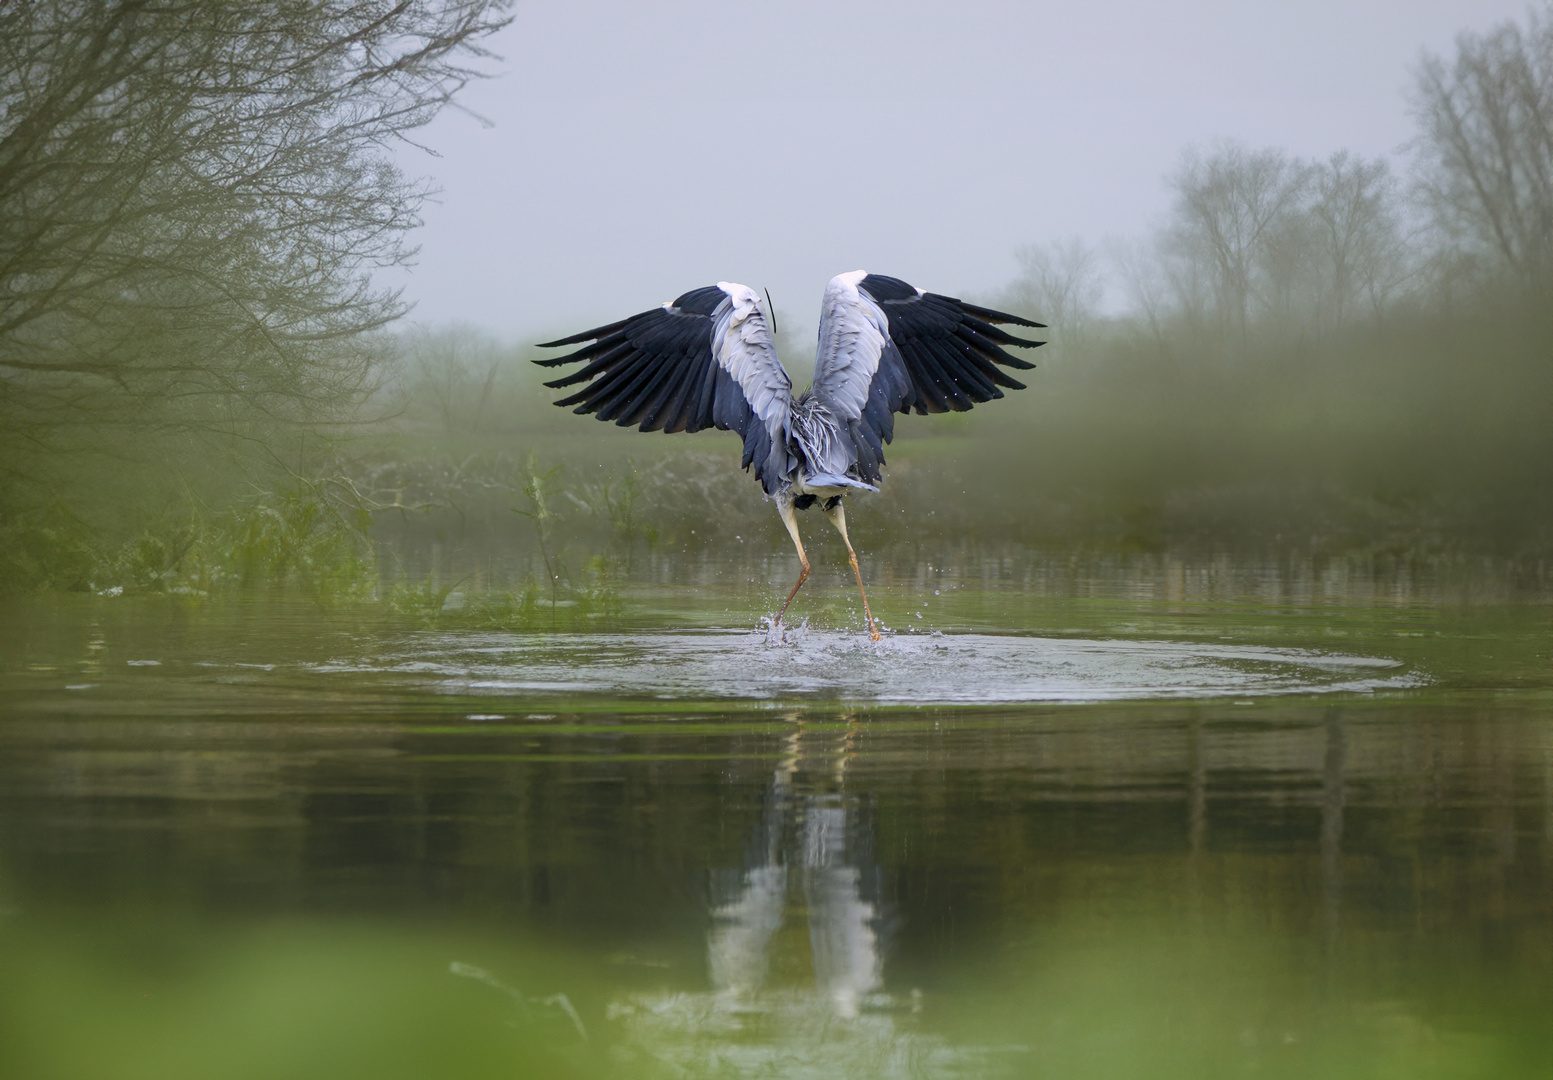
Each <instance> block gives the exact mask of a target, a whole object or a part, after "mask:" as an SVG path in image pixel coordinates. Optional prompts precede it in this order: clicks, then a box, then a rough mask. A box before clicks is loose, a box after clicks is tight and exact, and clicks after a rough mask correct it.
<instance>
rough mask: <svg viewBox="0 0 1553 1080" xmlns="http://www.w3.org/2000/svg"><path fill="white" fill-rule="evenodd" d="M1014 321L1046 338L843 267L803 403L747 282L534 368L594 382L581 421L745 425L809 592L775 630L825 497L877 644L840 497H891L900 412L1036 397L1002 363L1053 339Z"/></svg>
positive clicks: (653, 426)
mask: <svg viewBox="0 0 1553 1080" xmlns="http://www.w3.org/2000/svg"><path fill="white" fill-rule="evenodd" d="M768 300H769V297H768ZM1000 324H1013V325H1017V326H1028V327H1032V328H1035V329H1045V324H1044V323H1038V322H1032V321H1031V320H1029V319H1024V318H1020V317H1019V316H1018V315H1010V314H1008V313H1007V312H1003V311H994V310H992V309H991V308H985V307H978V306H977V305H975V304H968V303H966V302H965V301H963V300H958V299H956V298H954V297H951V296H941V295H939V294H937V293H930V292H924V291H923V290H921V289H919V288H917V287H916V286H914V285H909V284H907V283H906V282H904V281H902V280H901V279H900V278H894V277H887V276H885V275H883V274H870V273H868V272H867V271H864V270H854V271H852V272H851V273H848V274H838V275H837V276H835V277H833V278H831V279H830V284H829V285H827V286H826V288H825V299H824V301H823V304H822V307H821V310H820V334H819V346H818V351H817V352H816V353H815V362H814V379H813V382H812V383H811V384H810V386H809V388H808V389H807V390H805V391H804V392H803V393H802V394H801V395H799V396H798V397H794V396H793V383H792V379H791V378H789V377H788V374H787V370H786V369H785V368H784V367H783V366H782V362H781V360H779V359H778V358H777V353H776V347H775V345H774V344H773V341H772V328H771V325H770V324H769V323H768V322H767V320H766V316H765V313H764V312H763V311H762V310H761V307H760V301H759V297H758V296H757V295H756V293H755V291H754V290H753V289H751V288H749V287H748V286H745V285H739V284H737V283H735V282H731V281H719V282H718V283H717V284H716V285H708V286H705V287H704V288H700V289H692V290H691V291H689V292H687V293H685V294H683V295H682V296H680V297H679V298H678V299H677V300H673V301H671V302H669V303H666V304H663V305H662V306H660V307H656V308H652V309H650V310H648V311H644V312H642V313H641V314H639V315H633V316H631V317H630V318H628V319H622V320H620V321H619V322H613V323H609V324H608V325H606V326H599V327H595V328H594V329H592V330H585V331H583V332H582V333H580V334H573V335H572V336H570V337H564V338H560V339H558V340H556V341H548V342H544V343H543V344H542V345H541V346H540V347H541V348H546V349H552V348H560V347H562V346H568V345H582V346H583V347H582V348H580V349H578V350H576V351H575V352H571V353H567V354H566V355H564V356H554V357H547V358H545V359H543V360H536V361H535V363H537V364H539V365H540V366H542V367H560V366H562V365H565V364H576V363H582V364H584V366H583V367H581V368H579V369H578V370H576V371H573V372H571V373H569V374H567V375H564V376H562V377H561V378H559V379H554V380H552V381H550V382H547V383H545V385H546V386H547V387H551V388H553V389H562V388H565V387H569V386H575V385H576V384H578V383H585V384H586V385H584V386H583V387H582V388H581V389H579V390H578V391H577V392H575V393H573V394H571V395H569V396H567V397H564V398H561V399H560V400H558V401H556V402H555V404H556V405H559V406H563V407H567V406H570V407H573V411H574V412H577V413H581V414H588V413H591V414H593V415H594V416H595V417H597V418H598V419H600V420H613V421H614V422H615V423H616V424H617V425H619V426H620V427H630V426H632V425H636V427H637V430H639V431H662V432H665V433H674V432H679V431H687V432H689V431H700V430H702V429H703V428H708V427H715V428H718V429H719V430H722V431H733V432H737V433H738V434H739V436H740V437H741V438H743V440H744V459H743V461H742V463H741V465H742V467H743V468H744V469H745V471H750V470H753V471H754V475H755V478H756V479H757V480H759V481H760V486H761V488H762V490H764V492H765V494H766V497H767V498H768V499H771V500H772V501H774V502H775V503H776V509H777V514H778V515H779V516H780V517H781V519H782V524H783V525H785V526H786V527H787V531H788V534H789V535H790V536H791V537H792V538H793V547H794V548H796V549H797V551H798V563H799V571H798V583H797V584H796V585H794V586H793V588H792V591H791V592H789V593H788V594H787V599H786V600H785V601H783V603H782V607H781V610H779V611H778V612H777V615H776V618H775V619H774V620H772V627H773V628H776V627H778V626H780V625H781V622H782V616H784V615H786V614H787V609H788V607H789V605H791V604H792V602H793V597H795V596H797V595H798V590H799V589H801V588H803V583H804V582H805V581H807V580H808V578H809V557H808V555H806V554H805V553H804V549H803V539H802V537H800V536H799V534H798V518H797V513H796V511H800V510H808V509H810V508H811V507H813V506H815V505H816V504H818V505H819V506H820V508H821V510H822V511H823V512H824V514H825V516H826V518H827V519H829V521H830V523H831V524H832V525H834V526H835V528H836V531H837V532H839V533H840V534H841V539H842V542H843V543H845V544H846V546H847V559H848V561H850V562H851V564H852V573H853V575H854V576H855V577H856V578H857V591H858V595H859V596H861V597H862V600H863V619H864V623H865V625H866V626H867V628H868V635H869V637H870V638H872V639H873V640H874V641H878V640H879V627H878V623H877V622H876V621H875V619H874V617H873V612H872V611H870V610H869V607H868V592H867V590H866V589H864V588H863V572H862V570H861V569H860V568H859V566H858V562H857V552H856V551H855V550H854V549H853V547H852V541H851V539H849V538H848V536H847V519H846V513H845V511H844V510H843V509H842V500H844V499H845V498H846V497H847V496H848V495H849V494H851V493H853V492H857V491H878V490H879V486H878V485H879V482H880V480H881V478H882V473H881V471H880V470H881V467H882V466H883V465H884V463H885V462H884V446H885V444H887V443H889V442H890V441H892V440H893V439H894V437H895V414H896V413H897V412H899V413H907V412H910V411H912V410H915V411H916V412H917V413H918V414H919V415H922V414H927V413H942V412H950V411H953V412H965V411H966V410H968V409H970V408H971V406H972V405H975V404H979V403H981V402H985V401H991V400H992V399H993V398H1000V397H1002V396H1003V390H1005V389H1008V390H1023V389H1025V384H1024V383H1022V382H1019V381H1018V380H1016V379H1014V378H1012V377H1011V376H1009V375H1008V374H1007V373H1006V372H1005V371H1004V370H1003V369H1004V368H1016V369H1029V368H1033V367H1035V365H1034V364H1032V363H1030V362H1029V361H1027V360H1023V359H1021V358H1019V357H1017V356H1014V355H1013V354H1011V353H1009V352H1007V351H1005V348H1004V347H1005V346H1009V345H1013V346H1018V347H1020V348H1035V347H1036V346H1038V345H1043V344H1045V342H1042V341H1031V340H1029V339H1027V338H1021V337H1015V336H1014V335H1012V334H1010V333H1008V332H1007V331H1004V330H1001V329H999V325H1000Z"/></svg>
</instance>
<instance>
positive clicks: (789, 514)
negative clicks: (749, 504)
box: [771, 495, 809, 626]
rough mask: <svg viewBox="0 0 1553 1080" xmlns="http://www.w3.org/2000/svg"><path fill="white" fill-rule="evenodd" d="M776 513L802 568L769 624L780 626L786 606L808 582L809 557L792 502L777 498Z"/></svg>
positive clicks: (787, 499)
mask: <svg viewBox="0 0 1553 1080" xmlns="http://www.w3.org/2000/svg"><path fill="white" fill-rule="evenodd" d="M777 513H778V514H780V515H782V524H783V525H786V526H787V531H788V533H789V535H791V536H792V538H793V546H794V547H795V548H797V549H798V562H799V564H800V566H801V567H802V568H801V569H800V570H799V571H798V584H796V585H794V586H793V591H792V592H790V593H788V594H787V599H786V600H784V601H782V610H781V611H779V612H777V616H776V620H775V621H774V622H773V623H772V624H771V625H773V626H780V625H781V624H782V616H783V615H786V614H787V605H788V604H791V603H792V602H793V597H795V596H797V595H798V590H799V589H801V588H803V583H804V582H805V581H808V580H809V556H807V555H805V554H804V553H803V541H802V540H800V539H799V538H798V516H797V515H796V514H794V513H793V500H792V499H791V498H783V497H782V496H780V495H778V496H777Z"/></svg>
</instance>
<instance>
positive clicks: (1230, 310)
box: [1171, 141, 1310, 341]
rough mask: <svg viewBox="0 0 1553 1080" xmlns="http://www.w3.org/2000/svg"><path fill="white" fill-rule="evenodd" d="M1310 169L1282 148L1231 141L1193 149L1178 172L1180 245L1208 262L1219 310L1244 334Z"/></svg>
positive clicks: (1188, 255) (1183, 251)
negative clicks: (1206, 151)
mask: <svg viewBox="0 0 1553 1080" xmlns="http://www.w3.org/2000/svg"><path fill="white" fill-rule="evenodd" d="M1309 175H1310V173H1309V169H1308V168H1307V166H1305V165H1304V164H1303V163H1301V162H1299V161H1296V160H1294V159H1292V158H1290V157H1288V156H1287V155H1286V154H1284V153H1283V152H1282V151H1280V150H1270V149H1269V150H1250V149H1248V148H1247V147H1245V146H1243V145H1241V144H1240V143H1237V142H1232V141H1226V142H1221V143H1219V144H1218V145H1216V146H1215V148H1214V149H1213V151H1212V153H1210V154H1207V155H1206V156H1205V155H1203V154H1201V153H1200V152H1198V151H1195V150H1193V151H1188V152H1187V154H1186V157H1185V159H1184V161H1183V162H1182V165H1181V168H1180V169H1179V171H1177V173H1176V175H1175V176H1174V177H1173V178H1172V180H1171V186H1173V187H1174V188H1175V192H1176V207H1175V210H1176V223H1175V227H1174V229H1173V232H1172V237H1171V239H1172V241H1173V243H1174V246H1175V247H1176V249H1177V250H1178V251H1179V253H1180V254H1182V255H1183V256H1184V257H1186V258H1188V259H1191V260H1195V261H1197V262H1199V263H1200V264H1201V265H1203V266H1204V267H1205V268H1206V269H1207V271H1208V273H1209V274H1210V275H1211V277H1212V280H1213V285H1214V294H1215V302H1216V306H1217V309H1218V314H1219V317H1220V318H1221V319H1222V320H1223V321H1224V322H1225V323H1226V325H1227V327H1228V328H1230V329H1233V330H1234V331H1235V332H1237V333H1238V334H1239V336H1240V337H1241V339H1242V341H1244V339H1245V336H1246V330H1247V326H1248V325H1249V322H1250V318H1251V313H1252V303H1253V301H1254V300H1256V299H1258V296H1259V287H1260V286H1261V285H1262V271H1263V269H1264V268H1265V265H1266V263H1267V260H1268V255H1269V248H1270V245H1271V244H1272V242H1273V240H1274V238H1275V236H1276V235H1277V233H1278V229H1279V227H1280V225H1281V224H1283V223H1284V221H1285V219H1286V218H1287V216H1288V215H1289V214H1291V213H1294V212H1296V211H1297V210H1298V209H1299V206H1300V199H1301V197H1302V195H1303V194H1304V191H1305V189H1306V186H1307V183H1308V180H1309Z"/></svg>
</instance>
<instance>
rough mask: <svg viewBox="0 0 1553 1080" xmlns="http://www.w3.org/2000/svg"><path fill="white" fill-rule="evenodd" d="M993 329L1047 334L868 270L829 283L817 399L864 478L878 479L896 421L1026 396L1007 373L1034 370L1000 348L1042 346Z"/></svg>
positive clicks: (1000, 314)
mask: <svg viewBox="0 0 1553 1080" xmlns="http://www.w3.org/2000/svg"><path fill="white" fill-rule="evenodd" d="M994 323H1017V324H1019V325H1021V326H1030V327H1037V328H1040V327H1041V326H1042V324H1041V323H1036V322H1031V321H1030V320H1028V319H1023V318H1020V317H1019V316H1017V315H1010V314H1007V313H1006V312H1001V311H993V310H991V309H989V308H982V307H977V306H975V305H973V304H967V303H965V302H964V301H961V300H957V299H955V298H953V297H948V296H939V295H937V294H936V293H925V292H923V291H922V290H921V289H917V288H915V287H913V286H911V285H908V284H907V283H906V282H904V281H901V280H900V279H898V278H892V277H885V276H883V275H880V274H869V273H867V272H866V271H863V270H855V271H853V272H851V273H849V274H838V275H837V276H836V277H834V278H832V279H831V281H830V284H829V286H827V287H826V290H825V302H824V306H823V308H822V310H821V312H820V342H819V352H818V354H817V356H816V358H815V368H814V386H813V389H812V391H811V393H812V394H813V396H814V398H815V399H817V400H818V401H819V402H821V403H822V404H824V405H825V406H826V407H827V408H828V409H829V410H830V411H831V413H832V414H833V415H834V416H835V417H836V419H837V421H838V422H839V423H841V424H842V425H843V426H844V427H845V430H846V433H847V435H848V436H849V437H850V439H851V442H852V444H853V449H854V451H855V454H856V460H857V470H856V471H857V474H858V475H859V476H860V477H861V479H863V480H865V481H868V482H870V483H873V482H877V481H878V479H879V466H881V465H883V464H884V444H886V443H888V442H890V441H891V439H893V438H894V436H895V416H894V414H895V413H897V412H907V411H909V410H911V409H915V410H916V411H917V412H918V413H929V412H934V413H937V412H945V411H947V410H951V409H952V410H954V411H956V412H963V411H965V410H967V409H969V408H971V406H972V405H973V404H976V403H978V402H984V401H990V400H992V399H993V398H1000V397H1002V396H1003V391H1002V390H1001V389H999V388H1000V387H1007V388H1009V389H1013V390H1022V389H1024V384H1023V383H1021V382H1018V381H1016V380H1014V379H1012V378H1010V377H1009V376H1008V375H1007V374H1005V373H1004V372H1003V371H1002V370H1001V369H1002V368H1003V367H1012V368H1032V367H1034V366H1035V365H1034V364H1031V363H1029V362H1027V361H1025V360H1021V359H1019V358H1018V357H1016V356H1013V355H1012V354H1010V353H1008V352H1005V351H1004V349H1003V348H1002V346H1004V345H1015V346H1019V347H1021V348H1033V347H1035V346H1038V345H1042V344H1044V342H1039V341H1030V340H1027V339H1025V338H1019V337H1014V336H1013V335H1012V334H1008V333H1005V332H1004V331H1002V330H1000V329H998V328H997V327H996V326H994V325H993V324H994Z"/></svg>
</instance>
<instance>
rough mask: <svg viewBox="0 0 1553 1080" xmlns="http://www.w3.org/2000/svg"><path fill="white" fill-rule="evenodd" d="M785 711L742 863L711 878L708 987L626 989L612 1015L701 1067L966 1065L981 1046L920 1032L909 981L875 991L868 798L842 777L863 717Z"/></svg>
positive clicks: (662, 1049) (637, 1045)
mask: <svg viewBox="0 0 1553 1080" xmlns="http://www.w3.org/2000/svg"><path fill="white" fill-rule="evenodd" d="M789 720H790V722H791V723H792V724H793V731H792V734H791V735H789V737H788V740H787V752H786V754H785V755H784V757H783V759H782V762H781V764H780V765H779V766H778V767H777V769H776V770H775V772H774V773H773V775H772V778H771V786H770V788H769V789H768V790H767V792H766V796H765V806H764V808H763V811H762V813H761V817H760V821H759V823H758V824H757V825H756V827H755V829H754V830H753V831H752V833H751V836H750V843H749V846H748V848H747V850H746V859H745V866H744V868H743V869H730V870H728V871H727V872H725V873H719V874H715V875H714V880H713V882H712V896H711V916H712V927H711V929H710V930H709V931H708V934H707V966H708V973H709V976H710V981H711V989H710V992H708V993H698V994H692V993H669V994H657V995H652V994H641V995H632V996H631V997H629V998H627V999H625V1000H621V1001H617V1002H616V1003H615V1004H614V1005H612V1006H611V1007H610V1010H609V1015H610V1016H611V1017H612V1018H613V1019H616V1020H620V1021H623V1022H624V1024H623V1026H624V1028H625V1030H626V1031H627V1032H628V1033H629V1039H628V1041H629V1043H631V1044H632V1045H633V1048H634V1051H635V1052H637V1053H643V1054H645V1055H646V1057H647V1058H648V1059H650V1063H653V1064H655V1065H656V1064H662V1063H667V1064H669V1065H670V1066H672V1067H675V1068H680V1069H685V1070H687V1071H689V1072H692V1073H695V1074H696V1075H700V1074H701V1073H703V1072H712V1073H717V1074H718V1075H721V1072H719V1070H722V1071H725V1072H727V1073H728V1074H729V1075H761V1076H812V1075H827V1076H830V1075H835V1076H849V1077H851V1076H856V1077H896V1076H912V1077H921V1076H935V1075H940V1074H942V1075H962V1074H963V1067H964V1066H965V1065H966V1063H967V1062H971V1063H975V1062H979V1061H981V1060H982V1059H983V1058H984V1057H985V1056H986V1055H985V1052H984V1051H981V1050H978V1049H973V1048H964V1047H952V1046H950V1045H948V1044H947V1043H946V1042H945V1041H944V1040H943V1039H942V1038H940V1037H938V1036H936V1035H931V1034H928V1033H926V1032H922V1031H919V1030H917V1022H916V1018H915V1017H914V1016H903V1014H908V1013H909V1014H915V1013H917V1012H919V1011H920V1006H921V997H920V995H919V994H918V993H917V992H916V991H913V992H912V993H911V994H910V995H909V996H907V997H906V998H905V999H904V1000H898V999H896V998H895V997H893V996H891V995H888V994H886V993H884V991H883V975H884V954H885V951H886V945H887V937H888V927H889V925H890V922H891V914H890V910H889V906H888V905H887V904H885V903H884V902H883V900H882V899H881V897H880V892H881V889H880V885H881V880H882V876H883V875H882V874H881V872H880V868H879V866H878V863H877V861H876V859H875V857H874V854H873V828H872V825H871V823H870V821H869V820H868V817H869V815H868V803H867V802H866V800H864V799H860V798H859V797H858V796H857V795H855V794H852V793H849V792H848V791H847V790H846V783H845V782H846V774H847V767H848V763H849V762H851V761H852V760H853V759H854V757H855V756H856V752H857V750H856V747H857V741H858V735H859V725H858V724H857V722H856V720H855V719H853V718H848V719H847V721H846V725H845V728H844V730H842V731H839V732H838V731H837V730H836V727H835V726H834V725H832V724H825V725H823V726H820V725H809V724H805V723H804V722H803V721H801V720H799V719H798V718H796V717H789ZM799 920H803V921H804V922H806V923H807V930H808V934H807V938H808V941H807V950H805V949H804V947H803V945H802V944H800V943H801V942H802V941H803V936H802V935H800V934H795V933H791V932H789V931H793V930H796V929H797V928H798V924H799ZM805 951H807V953H808V956H807V958H805V957H804V955H803V953H804V952H805ZM805 959H807V961H808V963H807V964H805V963H804V961H805ZM806 969H807V970H806ZM811 972H812V976H811Z"/></svg>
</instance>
